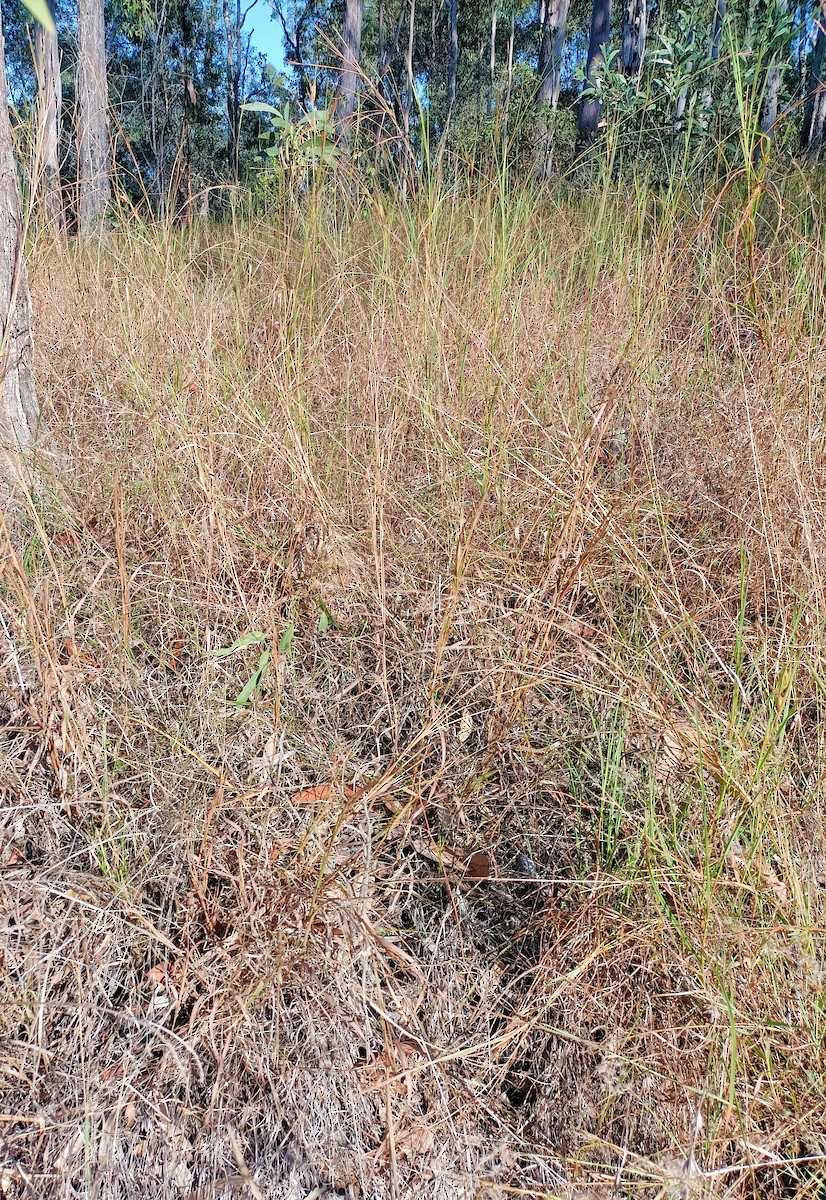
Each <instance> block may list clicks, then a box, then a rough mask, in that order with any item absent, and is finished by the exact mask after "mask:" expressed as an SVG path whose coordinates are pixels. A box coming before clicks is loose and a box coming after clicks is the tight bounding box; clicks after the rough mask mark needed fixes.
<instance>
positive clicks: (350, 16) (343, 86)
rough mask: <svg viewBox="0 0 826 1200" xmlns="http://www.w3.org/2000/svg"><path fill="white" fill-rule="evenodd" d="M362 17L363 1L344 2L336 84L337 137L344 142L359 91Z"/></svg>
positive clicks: (348, 133)
mask: <svg viewBox="0 0 826 1200" xmlns="http://www.w3.org/2000/svg"><path fill="white" fill-rule="evenodd" d="M363 16H364V0H345V5H344V26H343V28H342V31H341V54H342V68H341V77H340V79H339V84H338V96H339V113H338V127H339V135H340V137H342V138H343V139H344V140H345V141H346V139H347V138H348V137H349V135H350V126H351V125H352V122H353V114H354V112H355V109H356V96H357V95H358V90H359V61H360V59H361V25H362V18H363Z"/></svg>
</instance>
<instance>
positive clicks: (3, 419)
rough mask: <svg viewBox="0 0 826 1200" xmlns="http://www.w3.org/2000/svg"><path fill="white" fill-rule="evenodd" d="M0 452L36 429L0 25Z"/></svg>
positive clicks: (26, 440) (24, 443) (24, 444)
mask: <svg viewBox="0 0 826 1200" xmlns="http://www.w3.org/2000/svg"><path fill="white" fill-rule="evenodd" d="M0 93H2V94H0V452H5V453H6V454H7V453H9V452H12V453H13V452H14V451H16V450H26V449H28V448H29V446H31V444H32V441H33V439H34V433H35V430H36V428H37V420H38V406H37V393H36V391H35V386H34V375H33V373H32V306H31V299H30V297H29V279H28V275H27V273H26V262H25V259H24V257H23V223H22V219H21V213H20V193H19V190H18V186H17V168H16V165H15V161H14V149H13V143H12V132H11V123H10V121H9V106H8V99H7V95H8V93H7V91H6V64H5V46H4V42H3V28H2V23H1V22H0Z"/></svg>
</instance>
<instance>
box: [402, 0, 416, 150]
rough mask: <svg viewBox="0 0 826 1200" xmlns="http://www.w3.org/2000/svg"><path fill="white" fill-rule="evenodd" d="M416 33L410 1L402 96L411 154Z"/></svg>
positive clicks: (413, 3) (413, 9)
mask: <svg viewBox="0 0 826 1200" xmlns="http://www.w3.org/2000/svg"><path fill="white" fill-rule="evenodd" d="M415 31H416V0H410V23H409V25H408V27H407V52H406V54H405V56H404V69H405V75H406V77H407V88H406V90H405V94H404V135H405V138H406V140H407V147H406V148H407V153H408V154H411V153H412V150H411V146H410V114H411V112H412V111H413V89H414V87H415V81H414V79H413V35H414V33H415Z"/></svg>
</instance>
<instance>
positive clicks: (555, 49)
mask: <svg viewBox="0 0 826 1200" xmlns="http://www.w3.org/2000/svg"><path fill="white" fill-rule="evenodd" d="M568 4H569V0H547V3H546V4H545V5H544V8H543V10H542V14H541V16H542V25H541V36H540V42H539V92H538V94H537V100H538V102H539V105H540V107H546V106H547V107H550V108H551V109H555V108H556V106H557V105H558V104H559V90H560V87H561V86H562V51H563V50H564V48H565V22H566V21H567V20H568Z"/></svg>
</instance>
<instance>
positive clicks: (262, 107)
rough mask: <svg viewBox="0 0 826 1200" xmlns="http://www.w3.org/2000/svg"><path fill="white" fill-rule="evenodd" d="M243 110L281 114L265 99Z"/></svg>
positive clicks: (26, 0) (252, 101) (272, 114)
mask: <svg viewBox="0 0 826 1200" xmlns="http://www.w3.org/2000/svg"><path fill="white" fill-rule="evenodd" d="M28 2H29V0H23V3H24V4H28ZM241 112H263V113H269V114H270V116H273V117H277V116H279V115H280V113H279V110H278V109H277V108H275V106H274V105H272V104H265V103H264V101H263V100H251V101H250V102H249V104H242V105H241Z"/></svg>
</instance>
